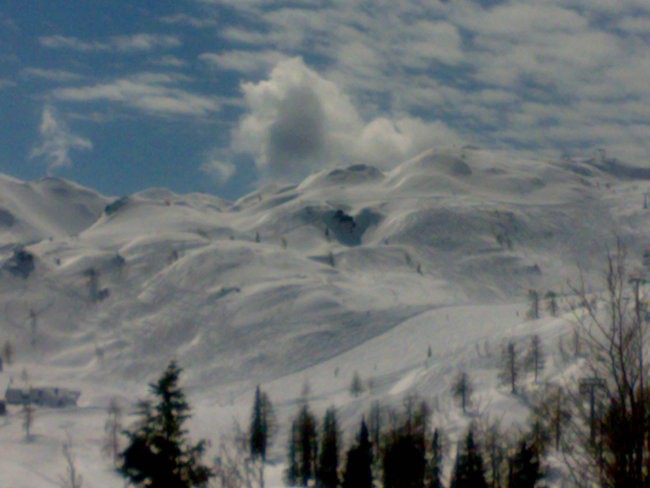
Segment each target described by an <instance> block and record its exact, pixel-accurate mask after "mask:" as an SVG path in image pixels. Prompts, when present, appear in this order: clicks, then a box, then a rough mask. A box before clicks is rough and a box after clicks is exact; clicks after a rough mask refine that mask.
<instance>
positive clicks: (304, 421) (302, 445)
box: [295, 402, 318, 486]
mask: <svg viewBox="0 0 650 488" xmlns="http://www.w3.org/2000/svg"><path fill="white" fill-rule="evenodd" d="M295 447H296V465H297V469H298V471H297V483H298V484H299V485H300V486H308V485H309V482H310V481H311V480H312V479H314V475H315V471H316V470H315V465H316V458H317V451H318V433H317V431H316V418H315V417H314V414H312V413H311V410H310V409H309V405H308V403H307V402H305V403H303V405H302V407H301V408H300V411H299V412H298V417H297V418H296V446H295Z"/></svg>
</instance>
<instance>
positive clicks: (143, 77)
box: [52, 73, 220, 117]
mask: <svg viewBox="0 0 650 488" xmlns="http://www.w3.org/2000/svg"><path fill="white" fill-rule="evenodd" d="M185 80H186V78H185V77H183V76H181V75H170V74H165V73H141V74H139V75H134V76H130V77H127V78H119V79H117V80H114V81H112V82H109V83H99V84H95V85H89V86H82V87H74V88H59V89H56V90H54V91H53V93H52V96H53V97H54V98H55V99H57V100H61V101H66V102H89V101H107V102H119V103H121V104H124V105H126V106H128V107H129V108H133V109H138V110H142V111H145V112H148V113H150V114H157V115H177V116H178V115H180V116H198V117H203V116H207V115H209V114H210V113H212V112H216V111H218V110H219V108H220V103H219V102H218V101H217V99H215V98H214V97H208V96H203V95H197V94H194V93H191V92H189V91H186V90H183V89H181V88H178V86H177V84H178V82H180V81H185Z"/></svg>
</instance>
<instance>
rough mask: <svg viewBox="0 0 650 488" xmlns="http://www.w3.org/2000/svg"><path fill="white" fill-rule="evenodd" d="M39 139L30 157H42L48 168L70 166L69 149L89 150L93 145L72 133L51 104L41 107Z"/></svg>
mask: <svg viewBox="0 0 650 488" xmlns="http://www.w3.org/2000/svg"><path fill="white" fill-rule="evenodd" d="M39 139H40V140H39V143H38V144H37V145H36V147H34V149H32V151H31V153H30V157H31V158H42V159H43V160H44V161H45V162H46V164H47V167H48V169H50V170H52V169H56V168H62V167H68V166H72V160H71V159H70V152H71V151H73V150H90V149H92V147H93V145H92V143H91V142H90V141H89V140H88V139H85V138H83V137H81V136H78V135H75V134H73V133H72V132H71V131H70V129H69V128H68V126H67V125H66V124H65V122H64V121H63V120H62V119H61V118H60V117H59V115H58V114H57V112H56V110H55V109H54V107H52V106H51V105H46V106H45V107H44V108H43V113H42V115H41V124H40V126H39Z"/></svg>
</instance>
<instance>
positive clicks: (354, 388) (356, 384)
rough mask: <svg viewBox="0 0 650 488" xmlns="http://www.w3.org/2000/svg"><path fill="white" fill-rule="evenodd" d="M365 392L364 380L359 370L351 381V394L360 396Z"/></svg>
mask: <svg viewBox="0 0 650 488" xmlns="http://www.w3.org/2000/svg"><path fill="white" fill-rule="evenodd" d="M362 393H363V381H361V376H359V373H358V372H357V371H355V372H354V374H353V375H352V382H351V383H350V394H351V395H352V396H353V397H358V396H359V395H361V394H362Z"/></svg>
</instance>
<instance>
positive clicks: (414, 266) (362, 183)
mask: <svg viewBox="0 0 650 488" xmlns="http://www.w3.org/2000/svg"><path fill="white" fill-rule="evenodd" d="M621 168H623V169H625V168H627V167H626V166H624V165H623V164H622V163H618V162H616V163H610V164H603V163H602V162H600V161H593V160H584V161H578V160H563V161H539V160H522V159H520V158H517V157H513V156H512V155H508V154H505V153H503V154H501V153H495V152H488V151H482V150H478V149H471V148H466V149H453V150H431V151H427V152H425V153H423V154H421V155H420V156H418V157H416V158H414V159H412V160H409V161H406V162H404V163H402V164H400V165H399V166H397V167H395V168H394V169H393V170H391V171H388V172H384V171H381V170H380V169H378V168H374V167H371V166H366V165H353V166H348V167H342V168H338V169H335V170H326V171H322V172H320V173H317V174H314V175H312V176H310V177H309V178H307V179H306V180H304V181H303V182H301V183H300V184H298V185H287V186H278V185H269V186H266V187H263V188H261V189H260V190H258V191H256V192H254V193H252V194H250V195H247V196H246V197H244V198H241V199H240V200H238V201H236V202H225V201H223V200H221V199H218V198H216V197H213V196H208V195H199V194H190V195H176V194H174V193H172V192H170V191H168V190H164V189H151V190H146V191H143V192H140V193H138V194H135V195H131V196H128V197H122V198H108V197H105V196H102V195H99V194H97V193H96V192H93V191H91V190H88V189H85V188H82V187H80V186H78V185H76V184H74V183H70V182H68V181H64V180H59V179H53V178H47V179H44V180H41V181H38V182H35V183H25V182H21V181H18V180H15V179H12V178H9V177H5V176H3V177H0V245H1V248H0V250H1V252H2V263H0V267H1V268H0V269H1V271H0V310H2V311H3V313H2V315H0V330H2V336H1V337H0V339H2V340H10V341H11V342H12V343H13V344H15V346H16V350H17V358H18V365H16V366H14V367H13V370H12V372H10V373H9V375H6V380H7V381H8V380H9V378H8V376H14V377H15V378H14V380H16V378H17V377H18V371H20V370H19V369H17V368H19V367H20V368H23V367H25V368H27V369H29V370H30V374H32V375H35V376H34V381H37V382H38V381H40V382H45V381H46V382H52V381H58V382H59V383H60V384H61V385H62V386H73V387H81V389H82V390H83V391H84V393H83V396H82V399H81V405H82V408H81V409H80V411H77V412H76V413H74V415H72V414H71V416H70V417H65V415H64V414H61V413H52V412H50V413H48V414H43V415H44V416H46V419H44V420H43V423H44V424H46V425H48V426H49V427H47V428H46V427H43V431H44V432H47V433H44V434H43V435H44V437H46V438H57V436H58V437H60V435H58V434H60V433H58V432H56V427H55V426H56V425H57V423H60V422H64V423H65V422H82V423H83V422H85V423H86V427H88V429H89V430H88V431H87V434H83V436H85V437H84V438H83V440H81V441H80V442H82V443H83V444H84V445H85V444H88V445H92V444H93V443H97V439H96V437H97V436H98V435H100V434H98V433H95V434H92V433H91V430H90V425H92V422H99V423H98V424H97V425H99V427H98V432H100V431H101V408H100V407H103V406H104V405H105V403H106V400H107V398H108V397H109V396H112V395H119V394H122V395H125V396H126V398H127V399H129V400H134V398H133V397H132V395H137V394H138V393H136V392H140V391H142V390H143V388H142V386H143V385H144V384H145V383H146V382H147V381H148V380H151V379H152V377H154V376H155V375H156V374H158V373H159V372H160V371H161V370H162V368H163V367H164V365H165V364H166V363H167V362H168V361H169V359H170V358H172V357H175V358H177V359H178V360H179V361H180V363H181V364H182V365H183V366H184V367H185V368H186V375H185V383H186V384H187V385H188V387H189V388H190V391H191V392H192V395H194V396H193V398H194V399H195V401H196V402H197V405H198V408H199V415H198V416H197V419H196V425H197V429H198V430H200V431H201V432H206V426H208V425H211V426H212V425H227V424H228V423H229V421H230V420H229V419H230V417H231V415H233V414H239V415H241V410H242V408H243V409H244V410H245V409H247V408H248V402H249V400H250V399H249V398H248V395H249V393H250V389H251V388H252V387H253V386H254V385H255V384H256V383H260V382H262V383H264V384H265V385H267V387H268V388H269V390H270V393H271V396H272V398H273V397H274V395H275V397H276V398H278V399H279V404H280V405H281V406H282V405H284V407H283V408H284V409H285V410H283V411H282V412H283V414H284V415H287V414H290V413H291V411H290V408H291V405H292V399H294V398H296V397H297V396H298V395H299V394H300V389H301V387H302V384H303V382H304V381H305V380H308V381H309V383H310V387H311V390H312V392H313V395H314V399H315V401H316V402H320V403H322V404H323V405H326V404H328V403H335V404H337V405H338V406H339V407H340V408H341V409H342V411H344V412H345V413H347V417H345V416H344V418H347V419H349V421H350V422H351V421H353V419H355V418H356V417H355V416H356V415H357V414H358V413H359V412H361V411H363V409H364V408H366V407H367V405H368V403H369V401H370V399H379V398H381V399H388V400H390V399H391V398H392V399H396V398H399V397H400V396H401V395H403V394H405V393H408V392H409V391H413V390H417V391H418V392H420V393H421V394H423V395H426V396H429V397H432V396H438V395H443V396H444V395H448V381H449V380H448V378H447V377H448V375H447V374H445V373H449V372H453V371H455V370H457V369H458V368H459V367H461V365H462V366H463V367H470V368H474V369H475V371H476V374H477V375H478V376H479V377H481V378H483V377H485V387H484V388H483V390H484V391H485V392H486V393H485V394H486V395H487V397H489V398H490V399H491V400H490V401H491V402H492V406H493V407H494V408H498V407H499V406H503V405H501V404H502V403H505V404H508V405H509V408H511V409H515V410H516V409H517V408H519V409H523V407H522V406H520V405H519V406H518V404H517V402H516V400H514V399H512V398H507V397H506V396H503V397H499V396H498V395H496V396H495V393H494V388H495V386H494V385H495V382H494V380H493V379H492V380H490V379H488V377H491V376H490V375H491V374H492V373H491V372H490V368H491V367H492V366H490V364H491V363H489V361H488V359H486V353H485V348H486V347H487V344H488V343H489V342H491V343H492V344H493V345H494V346H496V345H498V344H499V341H500V340H501V339H503V338H505V337H510V336H513V335H514V336H516V337H524V336H525V335H526V334H528V333H531V332H533V331H535V332H538V333H541V334H542V335H543V337H544V340H547V341H555V340H556V339H557V337H558V336H561V335H562V334H565V333H566V326H565V325H563V324H564V323H565V322H564V321H563V320H562V319H548V320H542V321H533V322H526V320H525V319H524V318H523V317H524V314H523V311H524V309H525V305H524V302H525V297H526V294H527V293H528V290H529V289H531V288H534V289H538V290H540V291H541V292H545V291H546V290H549V289H553V290H555V291H557V293H558V294H560V295H561V294H562V293H563V292H565V291H566V290H567V287H566V283H567V280H571V279H575V277H576V273H577V270H578V267H579V268H580V269H581V270H582V272H583V274H584V276H585V277H586V278H587V279H590V278H595V277H596V276H598V275H599V273H600V270H601V269H602V257H603V253H604V251H605V248H606V246H607V245H608V244H611V243H612V239H613V236H614V235H615V234H616V235H619V236H620V237H621V238H622V239H623V240H624V241H625V243H626V244H627V246H628V248H629V250H630V258H631V259H632V261H633V263H634V264H635V265H638V266H641V256H642V253H643V250H644V249H645V248H646V247H648V246H650V242H649V240H650V210H648V209H644V208H643V203H644V195H645V194H646V193H647V192H648V191H650V180H648V179H644V178H645V173H643V172H639V171H637V172H635V171H623V170H621ZM18 254H20V256H18ZM25 255H28V256H31V257H30V258H29V259H28V261H29V262H28V263H27V264H26V265H25V266H24V267H22V268H21V267H20V266H19V265H20V264H21V263H22V261H21V259H22V260H23V261H24V259H25ZM21 256H22V257H21ZM19 261H20V262H19ZM23 264H24V263H23ZM19 268H20V271H18V269H19ZM428 347H431V349H432V355H431V357H430V358H429V359H426V356H425V355H426V352H427V349H428ZM479 349H480V350H481V351H483V352H482V353H481V354H477V352H476V351H478V350H479ZM425 359H426V361H425ZM353 370H357V371H359V373H360V374H361V375H362V376H363V377H364V378H373V383H374V389H373V392H372V395H370V396H365V397H363V398H351V397H350V396H349V395H348V394H347V385H348V384H349V381H350V377H351V374H352V371H353ZM553 371H554V370H553V368H551V370H550V372H548V373H547V374H549V375H553V374H555V373H554V372H553ZM335 372H336V373H335ZM556 373H557V371H556ZM558 374H559V373H558ZM481 375H482V376H481ZM16 381H17V380H16ZM98 384H101V385H102V387H101V388H98V387H97V385H98ZM445 392H447V393H445ZM487 397H486V398H487ZM98 408H99V410H98ZM499 408H500V407H499ZM93 412H94V413H93ZM215 416H216V417H218V418H219V419H220V420H215ZM62 419H63V420H62ZM66 419H67V420H66ZM73 419H76V420H73ZM48 422H49V423H48ZM14 424H15V425H14ZM18 424H19V421H18V419H13V420H11V421H10V425H9V427H7V428H5V429H4V431H3V432H0V443H2V442H10V441H11V439H14V440H15V439H19V438H20V432H19V425H18ZM53 426H54V427H53ZM47 429H50V430H49V431H48V430H47ZM37 430H38V429H37ZM83 432H86V431H83ZM93 436H95V437H93ZM23 447H24V449H23ZM30 449H31V447H30V446H22V447H21V451H20V452H21V454H20V456H26V457H27V459H31V458H30V456H33V454H30V453H33V451H32V450H30ZM279 452H281V449H280V451H279ZM97 455H98V453H94V454H92V455H91V454H88V453H85V454H84V459H86V458H87V459H86V460H87V464H86V465H85V466H86V469H91V470H92V471H93V472H95V471H98V470H100V468H98V467H93V468H89V466H95V465H96V464H97V462H96V458H97ZM39 456H45V457H47V456H50V457H49V458H48V459H50V461H49V462H50V463H51V464H52V465H51V466H50V467H49V468H43V469H44V471H43V472H47V473H52V469H54V466H56V459H57V455H56V453H53V454H51V455H49V454H48V455H45V454H42V453H41V454H39ZM93 456H94V457H93ZM93 459H95V461H92V460H93ZM1 462H2V463H4V462H5V461H4V460H2V461H1ZM107 470H108V468H107ZM2 472H3V468H1V467H0V473H2ZM2 476H3V475H2V474H0V481H2V480H3V479H2V478H1V477H2ZM7 476H9V475H7ZM12 476H13V475H12ZM48 476H49V475H48ZM98 476H100V478H101V477H102V476H108V477H110V476H112V475H111V474H106V473H104V474H101V475H98ZM19 478H20V476H18V477H11V478H6V479H5V480H4V481H5V482H8V483H9V482H10V481H11V483H14V484H11V483H10V484H11V486H35V485H19V484H15V483H16V480H17V479H19ZM7 480H9V481H7ZM3 486H4V485H3ZM7 486H8V485H7ZM43 486H45V485H43ZM47 486H49V485H47ZM93 486H94V485H93ZM98 486H99V485H98Z"/></svg>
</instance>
